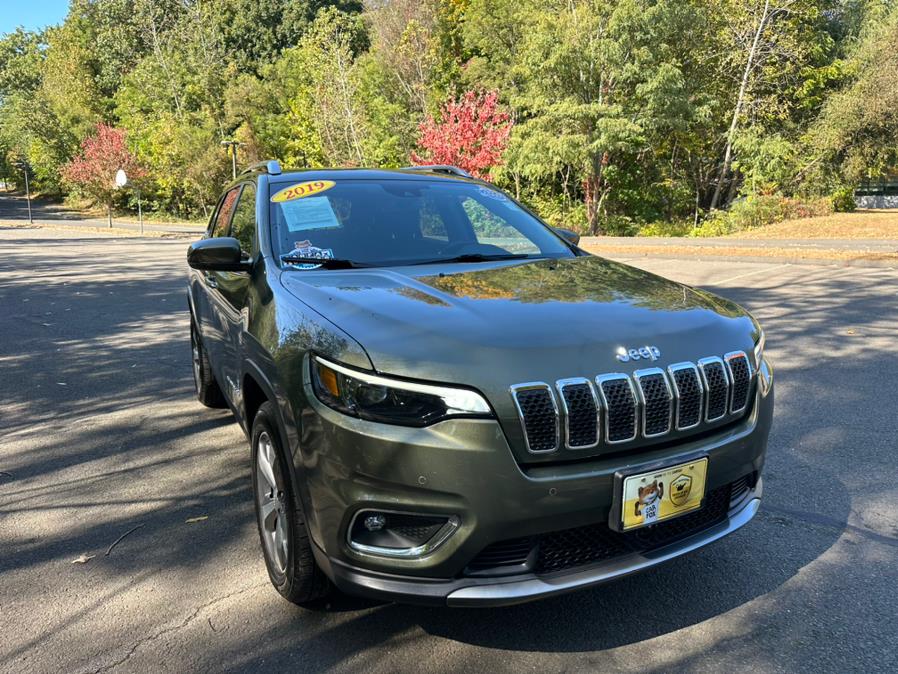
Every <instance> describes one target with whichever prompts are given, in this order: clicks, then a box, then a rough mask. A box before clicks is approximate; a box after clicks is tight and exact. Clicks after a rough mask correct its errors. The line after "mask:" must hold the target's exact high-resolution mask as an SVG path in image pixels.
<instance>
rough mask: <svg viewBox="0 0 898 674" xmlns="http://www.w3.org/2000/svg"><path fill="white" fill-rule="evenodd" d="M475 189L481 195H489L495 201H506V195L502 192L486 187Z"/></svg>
mask: <svg viewBox="0 0 898 674" xmlns="http://www.w3.org/2000/svg"><path fill="white" fill-rule="evenodd" d="M477 191H478V192H480V193H481V194H482V195H483V196H485V197H489V198H490V199H495V200H496V201H505V202H507V201H508V197H506V196H505V195H504V194H502V192H497V191H496V190H491V189H490V188H488V187H478V188H477Z"/></svg>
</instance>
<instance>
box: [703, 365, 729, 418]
mask: <svg viewBox="0 0 898 674" xmlns="http://www.w3.org/2000/svg"><path fill="white" fill-rule="evenodd" d="M698 369H699V371H700V372H701V373H702V386H703V387H704V389H705V421H707V422H708V423H710V422H712V421H718V420H719V419H723V418H724V417H725V416H726V413H727V411H728V410H729V409H730V378H729V376H728V375H727V368H726V366H725V365H724V364H723V359H722V358H718V357H717V356H711V357H710V358H702V359H701V360H699V361H698ZM721 387H722V388H721ZM721 394H722V395H723V400H722V401H721V400H720V395H721ZM718 407H720V414H717V412H716V410H717V408H718Z"/></svg>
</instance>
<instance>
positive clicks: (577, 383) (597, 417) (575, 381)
mask: <svg viewBox="0 0 898 674" xmlns="http://www.w3.org/2000/svg"><path fill="white" fill-rule="evenodd" d="M584 386H585V387H586V389H587V390H588V391H589V398H590V399H591V400H592V405H593V412H592V422H594V423H595V441H594V442H592V443H584V444H574V443H573V442H571V440H572V436H573V435H574V433H572V431H571V417H572V415H574V414H576V415H578V416H581V415H582V414H583V413H582V412H580V411H578V410H573V411H572V410H571V404H569V402H568V397H567V395H566V394H565V391H570V390H572V389H574V388H578V389H580V390H582V387H584ZM555 388H557V389H558V398H559V400H560V401H561V411H562V414H563V415H564V446H565V447H566V448H567V449H592V448H593V447H596V446H598V444H599V440H600V439H601V436H602V433H601V428H602V405H601V404H600V403H599V398H598V396H597V395H596V390H595V388H594V387H593V385H592V382H591V381H589V379H586V378H585V377H573V378H571V379H559V380H558V381H557V382H555ZM587 413H588V410H587ZM585 421H586V419H582V420H579V421H577V422H576V423H582V422H585Z"/></svg>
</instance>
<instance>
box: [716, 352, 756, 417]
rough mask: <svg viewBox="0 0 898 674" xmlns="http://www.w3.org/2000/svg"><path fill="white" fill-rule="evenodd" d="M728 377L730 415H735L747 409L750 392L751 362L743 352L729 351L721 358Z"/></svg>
mask: <svg viewBox="0 0 898 674" xmlns="http://www.w3.org/2000/svg"><path fill="white" fill-rule="evenodd" d="M723 361H724V362H725V363H726V366H727V374H728V375H729V377H730V414H737V413H738V412H741V411H742V410H744V409H745V408H746V407H748V393H749V391H750V390H751V377H752V371H751V361H750V360H749V359H748V356H747V355H746V353H745V352H744V351H731V352H730V353H727V354H725V355H724V357H723Z"/></svg>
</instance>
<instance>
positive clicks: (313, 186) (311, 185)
mask: <svg viewBox="0 0 898 674" xmlns="http://www.w3.org/2000/svg"><path fill="white" fill-rule="evenodd" d="M336 184H337V183H335V182H334V181H333V180H310V181H308V182H304V183H296V184H295V185H290V187H285V188H284V189H282V190H281V191H280V192H278V193H277V194H275V195H273V196H272V197H271V200H272V201H273V202H274V203H276V204H279V203H281V202H284V201H295V200H296V199H303V198H305V197H310V196H312V195H313V194H320V193H321V192H326V191H327V190H329V189H330V188H331V187H333V186H334V185H336Z"/></svg>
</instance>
